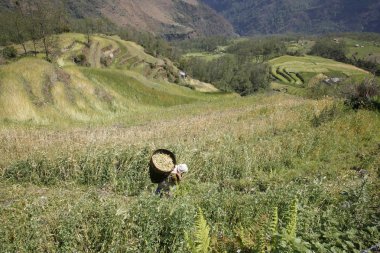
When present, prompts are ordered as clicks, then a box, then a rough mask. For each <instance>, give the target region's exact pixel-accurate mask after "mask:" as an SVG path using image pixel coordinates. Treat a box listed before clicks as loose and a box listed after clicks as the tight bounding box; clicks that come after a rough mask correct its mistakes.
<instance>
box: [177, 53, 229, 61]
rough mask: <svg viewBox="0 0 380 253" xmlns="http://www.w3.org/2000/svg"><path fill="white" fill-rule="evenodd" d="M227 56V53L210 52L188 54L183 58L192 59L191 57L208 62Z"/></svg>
mask: <svg viewBox="0 0 380 253" xmlns="http://www.w3.org/2000/svg"><path fill="white" fill-rule="evenodd" d="M224 55H226V54H225V53H209V52H194V53H187V54H185V55H184V56H183V58H185V59H186V58H190V57H196V58H200V59H203V60H206V61H212V60H215V59H218V58H219V57H222V56H224Z"/></svg>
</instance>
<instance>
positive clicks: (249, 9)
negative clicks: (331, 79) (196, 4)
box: [202, 0, 380, 35]
mask: <svg viewBox="0 0 380 253" xmlns="http://www.w3.org/2000/svg"><path fill="white" fill-rule="evenodd" d="M202 1H203V2H204V3H205V4H207V5H209V6H210V7H212V8H213V9H215V10H216V11H218V12H219V13H221V14H222V15H223V16H224V17H225V18H226V19H228V20H229V21H230V22H231V23H232V24H233V26H234V28H235V30H236V31H237V32H238V33H239V34H241V35H253V34H279V33H287V32H296V33H313V34H316V33H328V32H348V31H365V32H380V2H378V1H376V0H365V1H352V0H349V1H345V0H333V1H326V0H269V1H265V2H263V1H260V0H202Z"/></svg>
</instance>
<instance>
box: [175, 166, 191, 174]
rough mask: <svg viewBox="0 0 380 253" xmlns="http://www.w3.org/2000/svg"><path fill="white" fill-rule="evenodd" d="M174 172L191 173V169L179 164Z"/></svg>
mask: <svg viewBox="0 0 380 253" xmlns="http://www.w3.org/2000/svg"><path fill="white" fill-rule="evenodd" d="M174 170H175V171H176V172H179V173H186V172H188V171H189V168H188V167H187V165H186V164H178V165H176V166H175V168H174Z"/></svg>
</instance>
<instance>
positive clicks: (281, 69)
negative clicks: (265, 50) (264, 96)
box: [269, 55, 368, 85]
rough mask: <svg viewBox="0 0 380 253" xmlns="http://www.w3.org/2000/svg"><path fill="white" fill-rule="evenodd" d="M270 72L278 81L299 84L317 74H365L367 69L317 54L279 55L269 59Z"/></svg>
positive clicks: (346, 75) (343, 75)
mask: <svg viewBox="0 0 380 253" xmlns="http://www.w3.org/2000/svg"><path fill="white" fill-rule="evenodd" d="M269 62H270V64H271V65H272V70H271V74H272V76H273V77H274V78H275V79H277V80H278V81H280V82H283V83H287V84H296V85H300V84H302V83H305V82H308V81H309V79H310V78H312V77H313V76H315V75H318V74H325V75H327V76H330V77H336V76H338V77H355V76H365V75H367V74H368V72H367V71H365V70H362V69H360V68H357V67H355V66H352V65H349V64H345V63H340V62H337V61H334V60H330V59H326V58H322V57H318V56H310V55H307V56H289V55H286V56H281V57H278V58H275V59H272V60H270V61H269Z"/></svg>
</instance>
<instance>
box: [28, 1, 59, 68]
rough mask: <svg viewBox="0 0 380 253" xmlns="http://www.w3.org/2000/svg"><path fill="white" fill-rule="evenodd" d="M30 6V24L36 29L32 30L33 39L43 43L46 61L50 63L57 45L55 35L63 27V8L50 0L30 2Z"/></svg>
mask: <svg viewBox="0 0 380 253" xmlns="http://www.w3.org/2000/svg"><path fill="white" fill-rule="evenodd" d="M28 5H29V8H30V9H29V11H30V13H29V15H30V24H31V25H32V26H33V27H34V28H33V29H31V30H30V31H32V32H33V33H34V34H33V35H32V37H34V38H39V39H40V40H41V41H42V44H43V47H44V53H45V57H46V60H48V61H50V54H51V50H52V48H53V47H54V45H55V38H54V36H53V35H54V34H56V33H59V32H60V31H61V30H62V27H63V21H64V15H63V13H64V12H63V10H62V9H63V8H62V6H57V5H56V4H54V3H52V2H51V1H48V0H29V1H28Z"/></svg>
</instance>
